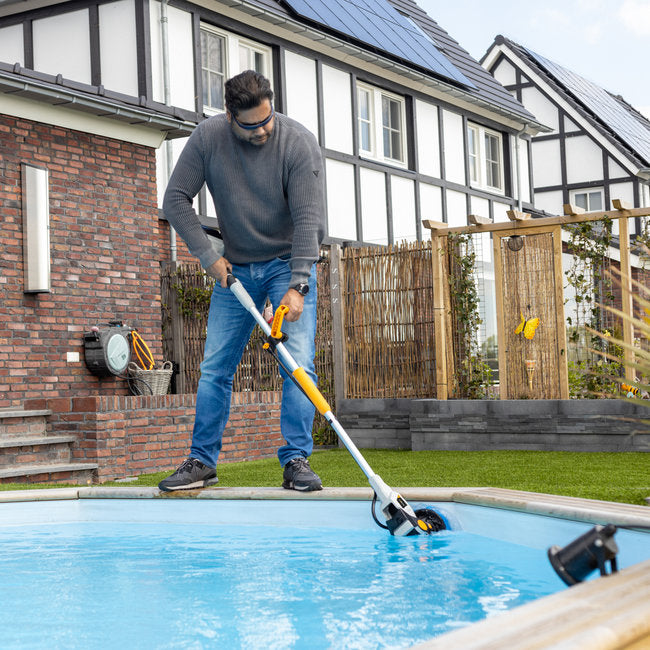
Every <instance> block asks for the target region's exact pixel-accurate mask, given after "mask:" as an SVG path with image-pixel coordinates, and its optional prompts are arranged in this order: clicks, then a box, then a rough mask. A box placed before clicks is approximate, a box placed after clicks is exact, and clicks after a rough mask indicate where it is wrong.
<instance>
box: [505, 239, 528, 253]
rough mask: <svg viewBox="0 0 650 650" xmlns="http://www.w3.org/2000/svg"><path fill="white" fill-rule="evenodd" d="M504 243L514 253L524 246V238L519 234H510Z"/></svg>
mask: <svg viewBox="0 0 650 650" xmlns="http://www.w3.org/2000/svg"><path fill="white" fill-rule="evenodd" d="M506 244H508V248H509V249H510V250H511V251H513V252H514V253H516V252H517V251H520V250H521V249H522V248H523V247H524V238H523V237H522V236H521V235H510V237H508V241H507V242H506Z"/></svg>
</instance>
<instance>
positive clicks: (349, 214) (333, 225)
mask: <svg viewBox="0 0 650 650" xmlns="http://www.w3.org/2000/svg"><path fill="white" fill-rule="evenodd" d="M325 170H326V173H327V224H328V234H329V236H330V237H338V238H341V239H351V240H355V239H357V222H356V209H355V200H354V199H355V190H354V168H353V166H352V165H349V164H348V163H344V162H340V161H338V160H330V159H327V160H326V161H325Z"/></svg>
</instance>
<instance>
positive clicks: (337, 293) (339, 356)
mask: <svg viewBox="0 0 650 650" xmlns="http://www.w3.org/2000/svg"><path fill="white" fill-rule="evenodd" d="M342 280H343V272H342V266H341V247H340V246H339V245H338V244H332V245H331V246H330V296H331V301H332V361H333V363H334V400H335V403H336V404H340V403H341V400H344V399H345V398H346V396H347V387H348V373H347V363H346V358H347V350H346V338H345V309H344V307H345V306H344V304H343V286H342V284H343V282H342Z"/></svg>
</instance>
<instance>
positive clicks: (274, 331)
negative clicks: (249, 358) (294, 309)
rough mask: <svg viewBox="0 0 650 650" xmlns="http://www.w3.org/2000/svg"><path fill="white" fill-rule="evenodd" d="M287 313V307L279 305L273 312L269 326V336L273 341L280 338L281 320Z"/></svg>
mask: <svg viewBox="0 0 650 650" xmlns="http://www.w3.org/2000/svg"><path fill="white" fill-rule="evenodd" d="M287 313H289V307H287V305H280V306H279V307H278V308H277V309H276V310H275V316H273V324H272V325H271V336H272V337H273V338H274V339H281V338H282V320H283V319H284V315H285V314H287Z"/></svg>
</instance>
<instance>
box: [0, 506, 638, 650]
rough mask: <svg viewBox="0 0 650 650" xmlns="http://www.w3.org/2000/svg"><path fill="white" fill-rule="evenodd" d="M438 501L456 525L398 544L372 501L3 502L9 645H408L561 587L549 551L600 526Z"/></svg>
mask: <svg viewBox="0 0 650 650" xmlns="http://www.w3.org/2000/svg"><path fill="white" fill-rule="evenodd" d="M413 505H416V504H413ZM417 505H419V504H417ZM434 507H435V509H436V510H437V511H438V512H440V513H441V514H442V515H443V516H444V517H445V518H446V519H447V520H448V521H449V522H450V524H451V526H452V530H450V531H444V532H441V533H438V534H436V535H432V536H428V537H420V536H417V537H406V538H394V537H391V536H390V535H389V534H388V533H387V532H386V531H384V530H381V529H380V528H378V527H377V526H376V525H375V524H374V523H373V521H372V518H371V516H370V509H369V504H368V503H367V502H355V501H353V502H349V501H345V502H332V501H329V502H328V501H294V502H286V501H212V500H176V499H174V500H171V499H165V500H116V499H110V500H79V501H59V502H47V503H17V504H1V505H0V549H2V550H1V552H0V576H2V578H1V581H2V592H3V597H2V607H0V647H2V648H21V649H25V648H115V647H128V648H192V649H194V648H228V649H230V648H309V649H310V650H311V649H317V648H346V649H354V648H359V649H362V648H364V649H365V648H403V647H408V646H410V645H412V644H414V643H417V642H420V641H423V640H426V639H428V638H431V637H433V636H436V635H439V634H442V633H444V632H447V631H450V630H452V629H454V628H457V627H460V626H465V625H468V624H470V623H472V622H474V621H478V620H481V619H483V618H485V617H487V616H491V615H494V614H496V613H499V612H501V611H503V610H505V609H510V608H512V607H515V606H517V605H521V604H524V603H526V602H528V601H530V600H533V599H536V598H539V597H541V596H545V595H547V594H551V593H553V592H556V591H559V590H563V589H565V588H566V587H565V586H564V584H563V583H562V582H561V581H560V579H559V578H558V577H557V576H556V575H555V573H554V572H553V570H552V569H551V567H550V565H549V563H548V560H547V558H546V549H547V547H548V546H550V545H551V544H559V545H564V544H566V543H568V542H569V541H571V540H572V539H574V538H575V537H576V536H577V535H579V534H581V533H582V532H585V531H586V530H588V529H589V528H591V525H589V524H579V523H575V522H569V521H562V520H556V519H550V518H546V517H540V516H535V515H528V514H522V513H514V512H508V511H503V510H494V509H491V508H483V507H477V506H464V505H459V504H450V503H444V504H434ZM616 539H617V542H618V545H619V547H620V551H621V552H620V554H619V566H621V567H624V566H628V565H630V564H634V563H636V562H639V561H641V560H643V559H647V558H648V557H649V556H650V546H649V545H648V535H644V534H642V533H634V532H628V531H619V533H617V537H616Z"/></svg>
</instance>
